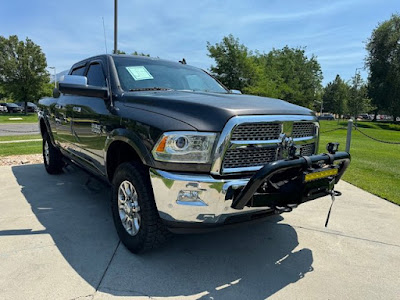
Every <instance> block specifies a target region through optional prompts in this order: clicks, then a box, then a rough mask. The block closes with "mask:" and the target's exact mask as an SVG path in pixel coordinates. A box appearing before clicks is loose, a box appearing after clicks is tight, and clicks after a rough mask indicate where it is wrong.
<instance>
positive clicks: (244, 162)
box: [223, 147, 276, 169]
mask: <svg viewBox="0 0 400 300" xmlns="http://www.w3.org/2000/svg"><path fill="white" fill-rule="evenodd" d="M274 160H276V148H257V147H251V148H238V149H229V150H228V151H227V152H226V153H225V159H224V164H223V168H224V169H227V168H243V167H255V166H261V165H265V164H266V163H269V162H272V161H274Z"/></svg>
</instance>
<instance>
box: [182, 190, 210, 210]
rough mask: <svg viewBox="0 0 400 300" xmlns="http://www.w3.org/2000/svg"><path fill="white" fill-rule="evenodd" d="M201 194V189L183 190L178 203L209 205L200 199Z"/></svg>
mask: <svg viewBox="0 0 400 300" xmlns="http://www.w3.org/2000/svg"><path fill="white" fill-rule="evenodd" d="M200 194H201V191H193V190H181V191H179V193H178V198H177V199H176V203H178V204H180V205H192V206H207V204H206V203H204V201H203V200H201V199H200Z"/></svg>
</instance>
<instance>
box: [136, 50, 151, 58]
mask: <svg viewBox="0 0 400 300" xmlns="http://www.w3.org/2000/svg"><path fill="white" fill-rule="evenodd" d="M131 55H137V56H146V57H150V54H145V53H143V52H137V51H135V52H132V54H131Z"/></svg>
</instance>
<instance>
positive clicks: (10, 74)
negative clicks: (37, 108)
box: [0, 35, 50, 102]
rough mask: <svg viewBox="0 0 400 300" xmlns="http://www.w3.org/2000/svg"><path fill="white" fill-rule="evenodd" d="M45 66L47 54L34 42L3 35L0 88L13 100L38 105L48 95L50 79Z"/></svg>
mask: <svg viewBox="0 0 400 300" xmlns="http://www.w3.org/2000/svg"><path fill="white" fill-rule="evenodd" d="M46 67H47V63H46V57H45V55H44V54H43V52H42V50H41V48H40V47H39V46H38V45H36V44H35V43H34V42H33V41H32V40H30V39H29V38H26V40H25V41H19V40H18V37H17V36H16V35H12V36H10V37H9V38H8V39H7V38H5V37H3V36H0V85H1V86H2V89H3V90H4V93H5V94H6V95H8V96H9V97H10V98H12V99H14V100H15V101H19V102H28V101H31V102H36V101H37V100H38V99H39V98H41V97H42V96H45V95H46V94H48V91H46V85H48V83H49V81H50V79H49V74H48V72H47V71H46Z"/></svg>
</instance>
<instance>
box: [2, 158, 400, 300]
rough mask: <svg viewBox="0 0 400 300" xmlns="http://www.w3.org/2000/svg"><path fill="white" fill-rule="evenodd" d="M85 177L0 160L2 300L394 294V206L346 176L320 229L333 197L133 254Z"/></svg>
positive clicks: (398, 280) (102, 191)
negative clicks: (327, 220) (349, 181)
mask: <svg viewBox="0 0 400 300" xmlns="http://www.w3.org/2000/svg"><path fill="white" fill-rule="evenodd" d="M87 178H88V176H87V175H86V174H85V173H83V172H81V171H79V170H77V169H75V168H72V167H68V168H67V172H66V173H64V174H62V175H59V176H50V175H47V174H46V172H45V170H44V167H43V166H42V165H24V166H16V167H0V298H1V299H78V298H79V299H114V298H119V297H121V298H124V299H148V298H149V297H151V298H156V299H265V298H268V297H270V298H271V299H399V298H400V276H399V275H400V271H399V270H400V234H399V232H400V207H398V206H396V205H394V204H391V203H389V202H387V201H385V200H382V199H379V198H377V197H375V196H373V195H371V194H369V193H366V192H364V191H362V190H360V189H358V188H355V187H353V186H352V185H350V184H347V183H345V182H342V183H341V184H339V186H338V190H340V191H342V192H343V196H342V197H339V198H337V201H336V203H335V206H334V208H333V212H332V215H331V220H330V224H329V227H328V228H327V229H326V228H324V222H325V217H326V214H327V211H328V208H329V205H330V199H328V198H326V199H320V200H316V201H313V202H310V203H307V204H304V205H302V206H301V207H299V208H297V209H296V210H295V211H294V212H292V213H289V214H284V215H282V216H274V217H271V218H269V219H268V220H267V221H265V222H262V223H259V224H255V225H254V224H253V225H246V226H241V227H239V228H236V229H230V230H225V231H218V232H213V233H207V234H201V235H186V236H185V235H180V236H176V237H174V238H173V239H172V240H171V241H170V242H169V243H167V244H166V245H164V247H163V248H161V249H158V250H156V251H153V252H151V253H147V254H144V255H141V256H135V255H133V254H131V253H130V252H128V251H127V250H126V249H125V247H124V246H123V245H122V244H120V243H119V240H118V237H117V235H116V232H115V230H114V226H113V222H112V217H111V213H110V209H109V202H108V199H109V188H108V187H107V186H104V185H103V184H101V183H99V182H98V181H96V180H92V181H91V182H89V183H86V181H87Z"/></svg>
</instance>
